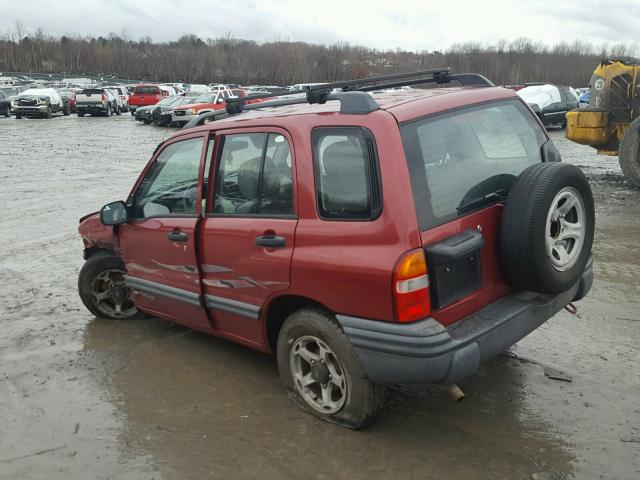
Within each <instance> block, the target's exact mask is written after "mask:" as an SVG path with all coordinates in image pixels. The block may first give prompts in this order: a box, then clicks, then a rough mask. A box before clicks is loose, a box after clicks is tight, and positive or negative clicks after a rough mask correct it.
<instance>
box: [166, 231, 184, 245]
mask: <svg viewBox="0 0 640 480" xmlns="http://www.w3.org/2000/svg"><path fill="white" fill-rule="evenodd" d="M167 238H168V239H169V240H171V241H172V242H186V241H187V239H188V238H189V236H188V235H187V234H186V233H184V232H181V231H180V230H173V231H171V232H169V233H167Z"/></svg>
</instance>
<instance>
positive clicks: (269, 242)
mask: <svg viewBox="0 0 640 480" xmlns="http://www.w3.org/2000/svg"><path fill="white" fill-rule="evenodd" d="M256 245H259V246H261V247H284V246H286V245H287V241H286V239H285V238H284V237H278V236H276V235H262V236H260V237H256Z"/></svg>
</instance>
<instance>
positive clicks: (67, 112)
mask: <svg viewBox="0 0 640 480" xmlns="http://www.w3.org/2000/svg"><path fill="white" fill-rule="evenodd" d="M62 114H63V115H64V116H65V117H68V116H69V115H70V114H71V108H69V104H68V103H65V104H64V108H63V109H62Z"/></svg>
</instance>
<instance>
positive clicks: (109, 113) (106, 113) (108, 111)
mask: <svg viewBox="0 0 640 480" xmlns="http://www.w3.org/2000/svg"><path fill="white" fill-rule="evenodd" d="M104 116H105V117H110V116H111V105H107V110H106V111H105V112H104Z"/></svg>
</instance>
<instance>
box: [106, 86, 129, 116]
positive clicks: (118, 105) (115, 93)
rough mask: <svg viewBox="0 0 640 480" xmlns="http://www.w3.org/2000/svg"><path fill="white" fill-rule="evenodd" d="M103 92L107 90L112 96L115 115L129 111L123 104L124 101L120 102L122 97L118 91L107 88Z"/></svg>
mask: <svg viewBox="0 0 640 480" xmlns="http://www.w3.org/2000/svg"><path fill="white" fill-rule="evenodd" d="M105 90H108V91H109V92H110V93H111V94H112V95H113V98H114V99H115V101H116V110H115V113H116V114H118V115H119V114H121V113H123V112H127V111H129V105H127V104H125V103H124V100H122V97H121V96H120V92H119V91H118V90H116V89H115V88H111V87H107V88H105Z"/></svg>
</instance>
